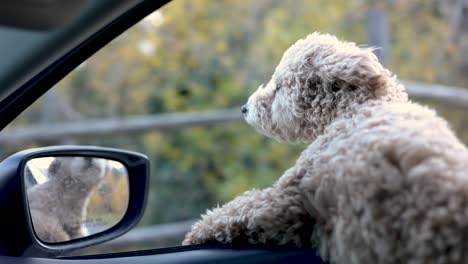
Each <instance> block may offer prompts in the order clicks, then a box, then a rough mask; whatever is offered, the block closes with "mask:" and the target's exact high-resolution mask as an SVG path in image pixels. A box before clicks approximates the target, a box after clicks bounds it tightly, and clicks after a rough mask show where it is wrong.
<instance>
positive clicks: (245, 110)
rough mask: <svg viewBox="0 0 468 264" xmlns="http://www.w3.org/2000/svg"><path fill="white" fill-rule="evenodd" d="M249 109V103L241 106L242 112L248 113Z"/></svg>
mask: <svg viewBox="0 0 468 264" xmlns="http://www.w3.org/2000/svg"><path fill="white" fill-rule="evenodd" d="M247 111H248V109H247V105H243V106H242V107H241V112H242V113H243V114H245V113H247Z"/></svg>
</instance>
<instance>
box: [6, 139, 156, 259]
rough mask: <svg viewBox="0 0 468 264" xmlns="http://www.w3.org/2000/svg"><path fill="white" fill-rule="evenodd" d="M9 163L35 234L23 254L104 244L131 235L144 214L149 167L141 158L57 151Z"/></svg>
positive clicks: (97, 150) (78, 149)
mask: <svg viewBox="0 0 468 264" xmlns="http://www.w3.org/2000/svg"><path fill="white" fill-rule="evenodd" d="M7 160H8V161H9V164H10V165H11V163H12V162H13V164H16V166H17V177H20V179H21V192H22V197H23V199H22V203H23V207H24V214H23V216H24V218H25V220H26V221H25V224H26V228H27V230H28V232H27V233H28V235H29V236H28V241H29V243H28V245H27V246H26V247H25V250H24V251H23V253H22V255H28V256H57V255H60V254H62V253H64V252H68V251H71V250H74V249H78V248H83V247H86V246H90V245H93V244H98V243H102V242H104V241H107V240H110V239H113V238H115V237H117V236H120V235H122V234H124V233H125V232H127V231H128V230H130V229H131V228H132V227H133V226H135V225H136V224H137V222H138V221H139V219H140V218H141V216H142V214H143V212H144V208H145V202H146V194H147V188H148V179H149V177H148V174H149V163H148V159H147V158H146V157H145V156H143V155H141V154H139V153H134V152H128V151H123V150H117V149H110V148H101V147H85V146H57V147H46V148H39V149H31V150H26V151H22V152H19V153H16V154H14V155H13V156H11V157H10V158H8V159H7ZM7 160H5V161H7ZM2 164H3V163H2ZM2 164H0V170H1V165H2ZM1 191H2V190H1V188H0V192H1Z"/></svg>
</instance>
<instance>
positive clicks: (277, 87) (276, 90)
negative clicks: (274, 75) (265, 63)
mask: <svg viewBox="0 0 468 264" xmlns="http://www.w3.org/2000/svg"><path fill="white" fill-rule="evenodd" d="M280 88H281V85H279V84H277V85H276V87H275V93H276V92H278V91H279V89H280Z"/></svg>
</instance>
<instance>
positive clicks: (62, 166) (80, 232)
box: [27, 157, 108, 242]
mask: <svg viewBox="0 0 468 264" xmlns="http://www.w3.org/2000/svg"><path fill="white" fill-rule="evenodd" d="M107 168H108V164H107V160H105V159H98V158H91V157H58V158H55V159H54V161H53V162H52V163H51V164H50V166H49V168H48V176H49V180H48V181H47V182H45V183H43V184H40V185H36V186H34V187H32V188H30V189H29V190H28V192H27V195H28V201H29V208H30V212H31V218H32V222H33V226H34V231H35V233H36V235H37V236H38V237H39V239H41V240H43V241H45V242H62V241H67V240H71V239H75V238H80V237H83V236H86V235H88V234H87V230H86V228H84V227H83V226H82V223H83V222H84V220H85V219H86V208H87V205H88V202H89V198H90V196H91V194H92V192H93V191H94V190H95V189H96V188H97V187H98V186H99V185H100V184H101V182H102V179H103V177H104V175H106V173H107Z"/></svg>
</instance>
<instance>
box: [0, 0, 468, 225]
mask: <svg viewBox="0 0 468 264" xmlns="http://www.w3.org/2000/svg"><path fill="white" fill-rule="evenodd" d="M449 2H451V1H446V2H445V1H441V0H440V1H436V0H433V1H426V0H415V1H405V0H391V1H390V0H389V1H370V0H369V1H367V0H349V1H338V0H329V1H325V0H317V1H299V0H288V1H281V0H255V1H254V0H250V1H247V0H230V1H227V0H225V1H208V0H198V1H188V0H179V1H174V2H171V3H169V4H167V5H166V6H165V7H163V8H162V9H161V10H159V11H157V12H155V13H153V14H152V15H150V16H149V17H148V18H146V19H144V20H143V21H141V22H140V23H139V24H137V25H135V26H134V27H133V28H132V29H131V30H129V31H127V32H126V33H124V34H123V35H122V36H120V37H119V38H117V39H116V40H114V41H113V42H111V43H110V44H109V45H107V46H106V47H105V48H104V49H102V50H101V51H100V52H98V53H97V54H96V55H94V56H93V57H92V58H90V59H89V60H88V61H86V62H85V63H83V64H82V65H81V66H80V67H78V68H77V69H76V70H75V71H74V72H72V73H71V74H70V75H69V76H68V77H66V78H65V79H64V80H62V81H61V82H60V83H59V84H58V89H57V90H56V91H57V95H56V98H57V100H58V101H61V102H62V105H63V104H64V105H66V106H67V107H69V108H70V109H73V111H76V112H78V113H79V115H78V117H76V116H75V117H73V118H75V119H76V118H82V119H88V118H98V117H119V116H128V115H135V114H156V113H163V112H174V111H177V112H183V111H196V110H207V109H219V108H227V107H238V106H240V105H242V104H243V103H244V102H245V101H246V100H247V98H248V96H249V94H250V93H251V92H253V91H254V90H255V89H256V87H257V86H258V85H259V84H260V83H263V82H265V81H266V80H268V79H269V77H270V75H271V73H272V72H273V70H274V68H275V66H276V64H277V63H278V62H279V60H280V58H281V55H282V53H283V52H284V51H285V50H286V49H287V47H289V46H290V45H291V44H292V43H294V42H295V41H296V40H297V39H299V38H302V37H304V36H306V35H307V34H308V33H310V32H313V31H321V32H329V33H332V34H336V35H338V36H339V38H341V39H346V40H350V41H354V42H356V43H358V44H364V43H366V41H367V29H366V23H367V17H366V14H367V11H368V9H369V7H370V6H376V7H378V8H381V9H382V10H383V11H384V12H385V13H386V14H387V16H388V18H389V19H388V20H389V24H390V34H391V35H390V40H391V49H390V51H389V52H390V53H389V57H390V61H389V63H388V65H386V66H387V67H388V68H389V69H391V70H392V71H394V72H395V73H397V74H398V75H399V77H400V78H401V79H406V80H412V81H425V82H434V83H441V84H447V85H454V86H460V87H468V78H467V74H466V72H465V73H464V72H463V71H461V70H460V69H458V68H457V65H458V64H457V57H458V54H457V48H456V46H455V45H454V44H453V43H452V41H451V39H450V32H449V20H448V19H447V16H445V15H444V12H442V11H443V10H446V9H447V8H450V6H448V7H446V5H449ZM444 8H445V9H444ZM44 105H45V103H44V102H42V101H39V102H37V103H36V104H35V105H33V106H31V108H30V109H29V111H26V112H25V113H24V114H23V115H22V117H21V118H20V119H18V120H17V121H15V124H16V125H21V124H26V123H29V124H30V123H33V122H37V120H40V112H41V111H40V109H41V108H42V107H44ZM433 105H434V106H435V107H437V108H438V109H441V111H442V112H443V115H444V116H445V117H446V118H448V119H450V120H453V126H454V128H456V129H457V133H459V135H461V136H462V138H463V139H464V140H466V141H465V142H467V141H468V130H467V129H466V125H465V124H467V121H468V120H467V118H466V117H465V116H466V115H464V111H463V110H460V109H452V108H450V106H443V105H438V104H433ZM57 107H59V106H57ZM69 119H70V118H69ZM72 142H73V143H76V144H96V145H101V146H112V147H117V148H123V149H130V150H134V151H139V152H142V153H145V154H146V155H148V156H149V157H150V159H151V164H152V175H151V177H152V179H151V189H150V190H151V191H150V196H149V201H148V207H147V211H146V215H145V217H144V220H143V224H145V225H150V224H156V223H162V222H169V221H176V220H182V219H189V218H194V217H197V216H198V215H199V214H200V213H202V212H203V211H204V210H205V209H206V208H208V207H211V206H213V205H214V204H216V203H222V202H225V201H227V200H229V199H231V198H232V197H234V196H235V195H237V194H239V193H241V192H243V191H245V190H247V189H249V188H252V187H258V188H261V187H265V186H268V185H271V184H272V183H273V182H274V181H275V180H276V179H277V178H278V177H279V176H280V175H281V174H282V172H283V171H284V170H286V169H287V168H288V167H290V166H292V165H293V164H294V162H295V160H296V159H297V157H298V155H299V153H300V151H301V150H302V149H303V148H304V146H300V145H299V146H287V145H283V144H279V143H277V142H275V141H273V140H271V139H267V138H265V137H263V136H261V135H259V134H258V133H257V132H255V131H254V129H252V128H250V127H248V126H247V125H246V124H243V123H239V124H230V125H218V126H214V127H210V128H204V127H192V128H187V129H181V130H173V131H169V132H165V133H162V132H151V133H146V134H138V135H133V134H132V135H127V136H118V137H113V138H98V139H88V140H78V139H72ZM50 143H51V144H52V143H57V142H50ZM59 143H60V142H59ZM35 145H38V144H29V145H27V146H24V145H23V146H6V148H5V149H4V152H3V153H5V154H8V153H11V152H13V151H16V150H17V149H23V148H26V147H32V146H35ZM95 199H98V198H95ZM95 202H96V203H98V202H97V201H95ZM110 206H112V203H111V205H110Z"/></svg>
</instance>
